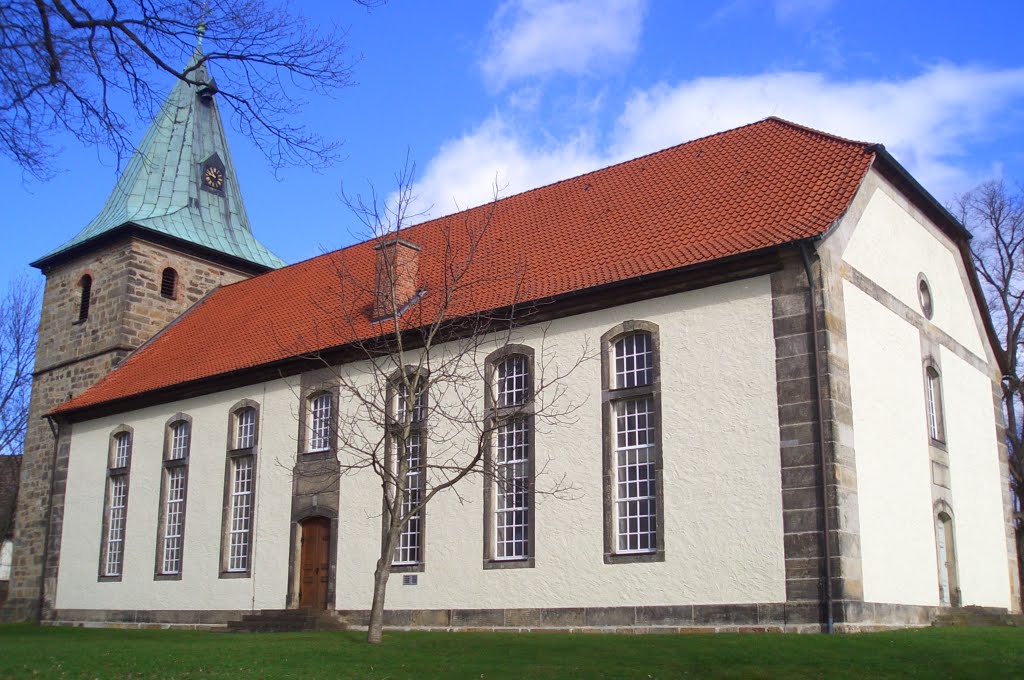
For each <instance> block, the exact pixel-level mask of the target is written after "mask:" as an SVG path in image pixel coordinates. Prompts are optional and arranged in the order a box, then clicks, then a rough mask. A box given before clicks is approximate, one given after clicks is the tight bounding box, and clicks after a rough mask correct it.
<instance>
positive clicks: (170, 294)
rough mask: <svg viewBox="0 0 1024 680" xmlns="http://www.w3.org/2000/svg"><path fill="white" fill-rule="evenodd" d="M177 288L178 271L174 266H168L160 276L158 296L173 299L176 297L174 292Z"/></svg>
mask: <svg viewBox="0 0 1024 680" xmlns="http://www.w3.org/2000/svg"><path fill="white" fill-rule="evenodd" d="M177 288H178V272H176V271H174V268H172V267H168V268H167V269H165V270H164V273H163V275H162V276H161V277H160V297H163V298H167V299H168V300H173V299H174V298H175V297H176V296H175V294H174V292H175V291H176V290H177Z"/></svg>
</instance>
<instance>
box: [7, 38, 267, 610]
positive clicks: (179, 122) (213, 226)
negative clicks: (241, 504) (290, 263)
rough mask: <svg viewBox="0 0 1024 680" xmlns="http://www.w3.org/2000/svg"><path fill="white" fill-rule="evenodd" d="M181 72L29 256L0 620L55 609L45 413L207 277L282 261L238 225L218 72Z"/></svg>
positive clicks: (59, 501) (98, 374)
mask: <svg viewBox="0 0 1024 680" xmlns="http://www.w3.org/2000/svg"><path fill="white" fill-rule="evenodd" d="M201 56H202V53H201V51H200V50H199V49H197V50H196V52H195V54H194V55H193V57H192V61H191V62H190V64H189V68H192V67H195V66H196V64H197V63H199V61H200V59H201ZM192 75H193V77H194V79H195V80H197V81H199V82H200V83H201V84H200V85H198V86H197V85H192V84H189V83H186V82H184V81H179V82H178V83H177V84H176V85H175V87H174V89H173V90H172V91H171V93H170V95H169V96H168V97H167V99H166V101H165V102H164V103H163V105H162V107H161V109H160V112H159V114H158V115H157V117H156V119H155V120H154V121H153V122H152V124H151V126H150V128H149V130H148V131H147V132H146V135H145V136H144V137H143V139H142V142H141V143H140V144H139V146H138V148H137V149H136V151H135V153H134V154H133V155H132V158H131V160H130V161H129V162H128V164H127V166H126V167H125V169H124V172H123V174H122V175H121V177H120V178H119V179H118V181H117V184H116V185H115V187H114V190H113V192H112V193H111V194H110V197H109V198H108V199H107V202H106V204H105V205H104V206H103V208H102V210H100V212H99V214H98V215H97V216H96V217H95V218H94V219H93V220H92V221H91V222H90V223H89V224H88V225H87V226H86V227H85V228H84V229H82V230H81V231H80V232H79V233H78V234H77V235H76V236H75V237H74V238H72V239H71V240H70V241H68V242H67V243H65V244H64V245H62V246H60V247H59V248H57V249H56V250H54V251H52V252H50V253H48V254H46V255H44V256H43V257H41V258H39V259H38V260H36V261H35V262H33V263H32V266H34V267H36V268H38V269H40V270H41V271H42V272H43V274H44V275H45V276H46V287H45V290H44V293H43V305H42V312H41V315H40V320H39V335H38V344H37V349H36V361H35V371H34V378H33V383H32V398H31V403H30V412H29V424H28V432H27V435H26V437H25V449H24V458H23V463H22V468H21V469H22V473H21V488H20V492H19V494H18V507H17V520H16V528H15V538H14V545H15V548H14V564H13V569H12V573H11V583H10V593H9V596H8V601H7V603H6V605H5V607H4V609H3V611H2V616H0V618H2V619H6V620H22V619H33V620H38V619H39V618H40V617H41V616H42V617H45V615H46V613H47V611H48V610H49V609H50V608H51V607H52V597H53V593H54V590H55V586H56V579H57V566H56V565H57V564H58V560H57V559H56V557H57V556H56V551H57V550H59V545H60V532H61V527H62V522H63V510H64V503H63V498H64V479H65V477H66V474H67V461H68V453H69V451H68V449H69V447H68V445H67V443H66V442H65V439H66V438H65V437H63V436H61V437H60V438H59V440H58V438H57V437H56V435H55V433H56V432H57V431H58V430H57V428H56V427H55V426H53V424H51V423H50V422H49V421H48V420H47V418H46V414H47V413H49V412H50V411H51V410H52V409H53V408H54V407H56V406H57V405H58V404H60V403H62V402H64V401H66V400H67V399H69V398H70V397H72V396H74V395H77V394H79V393H81V392H82V391H83V390H85V389H86V388H87V387H89V386H91V385H92V384H94V383H95V382H97V381H98V380H99V379H100V378H102V377H103V376H105V375H106V374H107V373H109V372H110V371H111V370H113V369H114V368H115V367H116V366H117V365H118V364H119V363H120V362H121V361H122V360H123V359H124V358H125V357H126V356H128V355H129V354H130V353H131V352H133V351H134V350H136V349H138V348H139V347H140V346H141V345H142V344H143V343H145V342H146V341H147V340H149V339H150V338H151V337H153V335H154V334H156V333H157V332H159V331H160V330H161V329H162V328H164V327H166V326H167V324H169V323H171V322H172V321H174V319H176V318H177V317H178V316H179V315H181V314H182V313H183V312H185V311H186V310H187V309H188V308H189V307H191V306H192V305H193V304H195V303H196V302H197V301H199V300H200V299H202V298H203V297H204V296H205V295H207V294H208V293H209V292H210V291H212V290H213V289H215V288H217V287H218V286H222V285H225V284H229V283H233V282H235V281H239V280H242V279H245V278H249V277H251V276H254V275H256V274H260V273H262V272H265V271H268V270H270V269H273V268H276V267H280V266H282V265H283V264H284V263H283V262H282V261H281V260H280V259H278V258H277V257H276V256H275V255H273V254H272V253H271V252H270V251H268V250H267V249H266V248H265V247H264V246H263V245H262V244H261V243H260V242H259V241H257V240H256V238H255V237H254V236H253V234H252V230H251V229H250V227H249V218H248V216H247V215H246V211H245V204H244V203H243V202H242V194H241V191H240V189H239V185H238V178H237V176H236V174H235V168H234V164H233V163H232V160H231V154H230V153H229V151H228V144H227V138H226V136H225V133H224V126H223V123H222V122H221V118H220V114H219V112H218V109H217V101H216V92H217V87H216V84H215V82H214V81H213V79H212V78H210V77H209V74H208V73H207V71H206V67H205V65H200V66H199V67H198V68H196V70H195V71H193V72H192Z"/></svg>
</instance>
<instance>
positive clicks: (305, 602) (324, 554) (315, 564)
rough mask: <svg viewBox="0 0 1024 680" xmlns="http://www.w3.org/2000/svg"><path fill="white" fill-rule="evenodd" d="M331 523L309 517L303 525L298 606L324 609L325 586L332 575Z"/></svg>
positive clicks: (323, 519) (325, 602)
mask: <svg viewBox="0 0 1024 680" xmlns="http://www.w3.org/2000/svg"><path fill="white" fill-rule="evenodd" d="M330 545H331V520H329V519H327V518H326V517H311V518H309V519H307V520H306V521H305V522H303V523H302V555H301V569H302V581H301V586H300V589H299V606H300V607H314V608H316V609H326V608H327V586H328V579H329V577H330V572H331V559H330Z"/></svg>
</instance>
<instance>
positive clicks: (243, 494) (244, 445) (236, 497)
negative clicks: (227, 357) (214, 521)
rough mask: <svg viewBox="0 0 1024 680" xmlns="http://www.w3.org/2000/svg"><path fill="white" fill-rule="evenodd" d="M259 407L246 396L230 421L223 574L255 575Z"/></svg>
mask: <svg viewBox="0 0 1024 680" xmlns="http://www.w3.org/2000/svg"><path fill="white" fill-rule="evenodd" d="M258 433H259V406H258V405H257V404H256V402H254V401H252V400H250V399H243V400H242V401H240V402H239V403H237V404H235V406H234V407H233V408H232V409H231V412H230V415H229V421H228V445H227V447H228V448H227V463H226V465H225V472H224V474H225V479H224V516H223V520H222V530H221V577H222V578H232V577H246V576H248V575H250V574H251V567H252V549H253V530H254V525H253V521H254V513H253V511H254V507H255V498H256V441H257V437H258Z"/></svg>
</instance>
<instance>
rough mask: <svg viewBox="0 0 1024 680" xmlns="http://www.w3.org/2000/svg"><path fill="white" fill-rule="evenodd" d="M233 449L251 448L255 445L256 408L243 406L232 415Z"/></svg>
mask: <svg viewBox="0 0 1024 680" xmlns="http://www.w3.org/2000/svg"><path fill="white" fill-rule="evenodd" d="M232 426H233V427H232V429H233V433H234V434H233V437H232V441H233V445H232V448H234V449H251V448H252V447H254V446H256V408H255V407H253V406H244V407H242V408H240V409H238V410H237V411H235V412H234V414H233V415H232Z"/></svg>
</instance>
